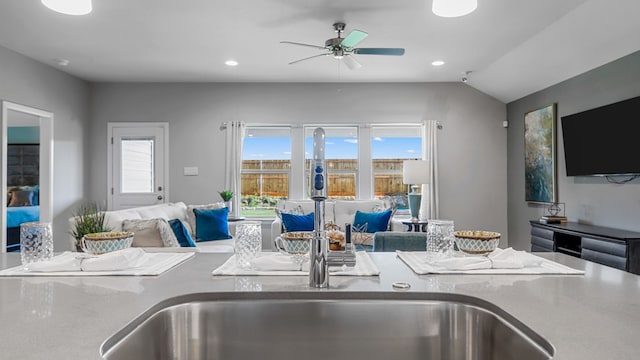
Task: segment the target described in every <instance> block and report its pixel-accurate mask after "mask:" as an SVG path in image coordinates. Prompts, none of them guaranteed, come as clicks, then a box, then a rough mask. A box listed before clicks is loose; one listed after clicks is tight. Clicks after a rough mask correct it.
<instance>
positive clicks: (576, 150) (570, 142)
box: [562, 97, 640, 176]
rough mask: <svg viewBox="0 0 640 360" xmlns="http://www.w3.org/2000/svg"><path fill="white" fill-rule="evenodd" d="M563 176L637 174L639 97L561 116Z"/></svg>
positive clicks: (639, 144) (639, 149) (638, 160)
mask: <svg viewBox="0 0 640 360" xmlns="http://www.w3.org/2000/svg"><path fill="white" fill-rule="evenodd" d="M562 138H563V142H564V159H565V164H566V168H567V176H584V175H600V176H607V175H631V174H633V175H637V174H640V97H635V98H632V99H628V100H624V101H620V102H617V103H614V104H611V105H606V106H602V107H599V108H595V109H591V110H587V111H583V112H580V113H577V114H573V115H567V116H563V117H562Z"/></svg>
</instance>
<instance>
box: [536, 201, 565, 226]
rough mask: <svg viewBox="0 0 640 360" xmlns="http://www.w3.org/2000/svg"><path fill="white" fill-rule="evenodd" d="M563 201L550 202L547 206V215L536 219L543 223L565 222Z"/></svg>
mask: <svg viewBox="0 0 640 360" xmlns="http://www.w3.org/2000/svg"><path fill="white" fill-rule="evenodd" d="M564 205H565V204H564V203H557V202H556V203H552V204H550V205H549V206H548V207H547V209H546V210H547V213H548V215H543V216H541V217H540V219H538V220H539V221H540V222H541V223H545V224H566V223H567V222H568V220H567V217H566V216H565V215H564V208H565V206H564Z"/></svg>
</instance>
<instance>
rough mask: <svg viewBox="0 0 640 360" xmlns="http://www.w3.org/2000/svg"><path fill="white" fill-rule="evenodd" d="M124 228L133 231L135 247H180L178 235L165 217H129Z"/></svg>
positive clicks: (123, 224)
mask: <svg viewBox="0 0 640 360" xmlns="http://www.w3.org/2000/svg"><path fill="white" fill-rule="evenodd" d="M122 230H124V231H131V232H133V234H134V235H133V244H132V245H131V246H134V247H180V243H178V239H177V238H176V235H175V234H174V233H173V230H171V226H170V225H169V222H168V221H167V220H165V219H133V220H131V219H127V220H123V221H122Z"/></svg>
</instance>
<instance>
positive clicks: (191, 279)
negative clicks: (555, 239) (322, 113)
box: [0, 253, 640, 360]
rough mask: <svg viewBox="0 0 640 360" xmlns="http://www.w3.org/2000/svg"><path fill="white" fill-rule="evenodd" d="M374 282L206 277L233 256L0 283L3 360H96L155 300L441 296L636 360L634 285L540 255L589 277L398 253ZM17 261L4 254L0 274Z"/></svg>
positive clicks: (639, 318) (563, 349) (383, 256)
mask: <svg viewBox="0 0 640 360" xmlns="http://www.w3.org/2000/svg"><path fill="white" fill-rule="evenodd" d="M370 255H371V257H372V258H373V260H374V262H375V263H376V264H377V266H378V268H379V269H380V271H381V273H380V276H362V277H346V276H341V277H338V276H334V277H332V278H331V280H330V281H331V287H330V288H329V289H328V290H327V289H315V288H310V287H309V286H308V277H306V276H212V275H211V272H212V270H213V269H215V268H217V267H218V266H219V265H221V264H222V263H224V261H226V260H227V259H228V257H229V256H230V255H229V254H210V253H197V254H196V255H195V257H193V258H192V259H190V260H187V261H186V262H185V263H182V264H180V265H178V266H177V267H175V268H173V269H171V270H169V271H168V272H166V273H164V274H162V275H160V276H148V277H133V276H131V277H129V276H127V277H124V276H122V277H115V276H111V277H106V276H105V277H4V278H0V313H1V315H2V316H1V321H0V329H1V330H2V331H0V333H1V334H2V335H1V338H0V339H1V340H0V349H1V353H0V358H3V359H100V355H99V348H100V345H101V344H102V343H103V342H104V341H105V340H106V339H107V338H109V337H110V336H111V335H113V334H114V333H115V332H117V331H118V330H120V329H121V328H122V327H123V326H125V325H126V324H127V323H128V322H130V321H132V320H133V319H134V318H136V317H137V316H138V315H140V314H141V313H143V312H144V311H145V310H147V309H149V308H150V307H152V306H153V305H155V304H157V303H159V302H160V301H162V300H164V299H167V298H171V297H175V296H180V295H185V294H192V293H203V292H226V293H229V292H283V293H287V292H307V293H316V294H317V295H318V296H319V297H322V294H323V293H326V292H374V293H379V292H397V291H398V290H395V289H394V288H393V287H392V284H393V283H395V282H399V281H402V282H407V283H409V284H410V285H411V288H410V289H409V290H408V291H407V292H408V293H416V292H447V293H456V294H462V295H468V296H474V297H478V298H480V299H483V300H486V301H488V302H491V303H493V304H495V305H496V306H498V307H500V308H501V309H503V310H505V311H506V312H507V313H509V314H510V315H512V316H514V317H515V318H517V319H518V320H520V321H522V322H523V323H524V324H525V325H527V326H528V327H529V328H531V329H532V330H533V331H535V332H537V333H538V334H540V335H542V336H543V337H544V338H546V339H547V340H548V341H549V342H551V344H553V346H554V347H555V350H556V355H555V357H554V359H575V360H578V359H580V360H584V359H637V358H638V356H640V341H638V335H637V334H640V277H639V276H637V275H634V274H630V273H627V272H624V271H620V270H616V269H613V268H610V267H606V266H602V265H598V264H595V263H591V262H586V261H584V260H581V259H577V258H574V257H570V256H567V255H564V254H560V253H544V254H538V255H540V256H542V257H545V258H547V259H550V260H553V261H556V262H559V263H562V264H565V265H567V266H570V267H573V268H575V269H580V270H584V271H585V275H416V274H415V273H414V272H413V271H412V270H411V269H410V268H409V267H407V266H406V265H405V264H404V263H403V262H402V261H401V260H400V259H398V258H397V257H396V256H395V254H394V253H371V254H370ZM19 263H20V257H19V254H2V255H1V256H0V268H2V269H4V268H8V267H12V266H16V265H18V264H19Z"/></svg>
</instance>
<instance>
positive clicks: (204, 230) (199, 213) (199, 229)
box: [193, 207, 232, 242]
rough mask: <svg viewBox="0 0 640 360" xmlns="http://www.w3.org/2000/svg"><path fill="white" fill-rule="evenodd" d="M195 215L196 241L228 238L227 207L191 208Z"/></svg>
mask: <svg viewBox="0 0 640 360" xmlns="http://www.w3.org/2000/svg"><path fill="white" fill-rule="evenodd" d="M193 213H194V215H195V217H196V231H195V233H196V242H200V241H212V240H228V239H231V238H232V237H231V235H229V222H228V220H227V218H228V217H229V209H228V208H226V207H223V208H221V209H193Z"/></svg>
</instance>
